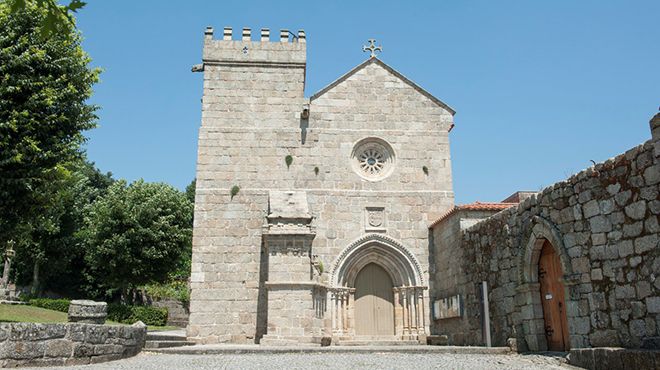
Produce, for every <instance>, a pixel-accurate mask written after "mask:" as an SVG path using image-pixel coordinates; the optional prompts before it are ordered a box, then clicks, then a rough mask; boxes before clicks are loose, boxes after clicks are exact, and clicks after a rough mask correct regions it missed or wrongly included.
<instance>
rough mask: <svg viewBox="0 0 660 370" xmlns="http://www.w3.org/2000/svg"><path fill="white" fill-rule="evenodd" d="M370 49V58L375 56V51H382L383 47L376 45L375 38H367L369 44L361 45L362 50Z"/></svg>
mask: <svg viewBox="0 0 660 370" xmlns="http://www.w3.org/2000/svg"><path fill="white" fill-rule="evenodd" d="M367 50H368V51H370V52H371V58H375V57H376V52H377V51H380V52H382V51H383V48H382V47H380V46H376V39H369V46H362V51H363V52H364V51H367Z"/></svg>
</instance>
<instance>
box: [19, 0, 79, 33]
mask: <svg viewBox="0 0 660 370" xmlns="http://www.w3.org/2000/svg"><path fill="white" fill-rule="evenodd" d="M6 1H7V3H8V4H9V10H10V11H11V12H13V13H18V12H20V11H23V10H25V9H26V8H28V6H34V7H38V8H39V9H41V10H42V11H43V13H44V14H45V17H43V18H42V19H41V21H40V25H39V26H40V33H41V36H43V37H50V36H52V35H53V34H55V33H58V32H66V31H67V29H68V26H69V25H74V24H75V19H74V18H73V14H72V13H76V12H78V10H79V9H82V8H83V7H84V6H85V5H87V3H86V2H84V1H81V0H71V2H69V4H68V5H59V4H58V3H57V1H56V0H6Z"/></svg>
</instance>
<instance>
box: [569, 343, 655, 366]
mask: <svg viewBox="0 0 660 370" xmlns="http://www.w3.org/2000/svg"><path fill="white" fill-rule="evenodd" d="M568 363H569V364H571V365H573V366H578V367H581V368H584V369H588V370H611V369H631V370H638V369H640V370H641V369H660V351H652V350H645V349H627V348H609V347H601V348H581V349H573V350H571V353H570V354H569V355H568Z"/></svg>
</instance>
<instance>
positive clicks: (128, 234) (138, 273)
mask: <svg viewBox="0 0 660 370" xmlns="http://www.w3.org/2000/svg"><path fill="white" fill-rule="evenodd" d="M192 209H193V206H192V204H191V203H190V202H189V201H188V199H187V198H186V195H185V194H184V193H183V192H180V191H178V190H177V189H174V188H173V187H171V186H169V185H166V184H162V183H146V182H144V181H142V180H140V181H137V182H134V183H132V184H130V185H128V184H127V183H126V181H124V180H119V181H117V182H115V183H114V184H112V185H111V186H110V187H109V188H108V192H107V194H106V195H105V196H104V197H102V198H100V199H99V200H98V201H96V202H95V203H94V204H93V205H92V206H91V207H90V210H89V213H88V214H87V217H86V222H85V224H86V226H85V232H84V233H85V239H86V249H87V250H86V257H85V261H86V263H87V266H88V269H89V271H88V273H89V274H90V276H98V277H102V279H103V280H102V281H103V282H102V284H103V285H104V288H105V289H106V290H107V291H112V290H119V291H121V292H122V293H124V294H125V293H127V292H129V291H130V290H131V289H134V288H136V287H137V286H139V285H144V284H147V283H153V282H165V281H167V280H168V278H169V277H170V273H171V272H172V271H173V270H175V268H176V267H177V265H178V264H179V262H180V259H181V256H182V253H184V252H186V251H187V250H189V249H190V243H191V236H192Z"/></svg>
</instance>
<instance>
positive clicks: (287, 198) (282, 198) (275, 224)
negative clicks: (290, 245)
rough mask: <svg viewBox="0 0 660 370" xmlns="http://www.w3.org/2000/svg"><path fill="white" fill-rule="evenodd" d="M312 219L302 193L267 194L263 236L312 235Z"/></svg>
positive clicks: (271, 192) (274, 192) (279, 192)
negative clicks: (266, 214)
mask: <svg viewBox="0 0 660 370" xmlns="http://www.w3.org/2000/svg"><path fill="white" fill-rule="evenodd" d="M312 219H313V217H312V215H311V214H310V213H309V205H308V203H307V193H305V192H304V191H277V190H273V191H270V192H269V196H268V216H266V221H267V224H266V225H265V230H264V234H269V235H274V234H279V235H282V234H288V235H314V234H315V232H314V230H313V228H312V226H311V222H312Z"/></svg>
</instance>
